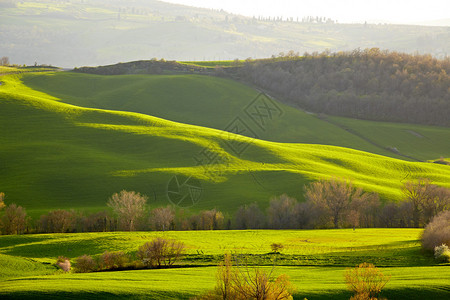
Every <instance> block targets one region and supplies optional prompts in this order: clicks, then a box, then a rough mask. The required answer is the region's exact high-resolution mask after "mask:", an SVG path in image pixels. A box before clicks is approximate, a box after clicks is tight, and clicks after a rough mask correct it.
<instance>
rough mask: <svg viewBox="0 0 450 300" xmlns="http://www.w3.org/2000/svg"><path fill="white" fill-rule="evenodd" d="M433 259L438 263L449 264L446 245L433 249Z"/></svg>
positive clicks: (449, 253)
mask: <svg viewBox="0 0 450 300" xmlns="http://www.w3.org/2000/svg"><path fill="white" fill-rule="evenodd" d="M434 258H435V259H436V260H437V261H438V262H450V250H449V249H448V246H447V245H446V244H442V245H440V246H436V247H434Z"/></svg>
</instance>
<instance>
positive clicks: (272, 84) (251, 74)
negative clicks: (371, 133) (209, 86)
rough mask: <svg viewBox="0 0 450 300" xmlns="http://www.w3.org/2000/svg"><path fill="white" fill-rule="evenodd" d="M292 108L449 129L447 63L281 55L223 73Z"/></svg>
mask: <svg viewBox="0 0 450 300" xmlns="http://www.w3.org/2000/svg"><path fill="white" fill-rule="evenodd" d="M223 71H225V72H226V73H227V74H228V75H229V76H232V77H234V78H238V79H240V80H244V81H245V82H249V83H251V84H253V85H256V86H258V87H259V88H262V89H263V90H265V91H267V92H268V93H272V94H273V95H274V96H277V97H278V98H279V99H280V100H281V101H284V102H286V103H288V104H290V105H292V106H295V107H299V108H302V109H305V110H308V111H311V112H315V113H325V114H330V115H337V116H343V117H351V118H359V119H366V120H374V121H390V122H404V123H418V124H427V125H438V126H450V119H449V118H448V116H449V115H450V89H449V86H450V58H448V57H447V58H444V59H436V58H433V57H432V56H431V55H418V54H415V55H411V54H406V53H399V52H389V51H381V50H380V49H378V48H372V49H365V50H359V49H357V50H354V51H351V52H337V53H330V52H329V51H325V52H322V53H317V52H314V53H312V54H309V53H305V54H304V55H303V56H299V54H298V53H294V52H293V51H290V52H288V53H287V54H284V53H280V55H279V56H273V57H272V58H271V59H261V60H247V61H246V64H245V66H243V67H240V68H229V69H224V70H223Z"/></svg>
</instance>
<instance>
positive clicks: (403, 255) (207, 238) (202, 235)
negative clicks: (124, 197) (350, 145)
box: [0, 229, 450, 299]
mask: <svg viewBox="0 0 450 300" xmlns="http://www.w3.org/2000/svg"><path fill="white" fill-rule="evenodd" d="M421 232H422V230H420V229H357V230H356V231H353V230H283V231H277V230H246V231H191V232H131V233H122V232H117V233H84V234H45V235H30V236H2V237H0V266H2V268H1V269H0V295H2V296H7V297H12V298H21V297H25V298H30V297H39V298H46V297H48V298H53V297H67V298H77V297H78V298H79V297H83V298H111V297H121V298H124V297H127V298H128V297H132V298H142V297H146V298H149V299H160V298H163V299H173V298H181V299H187V298H189V297H192V296H194V295H198V294H200V293H202V292H204V291H206V290H208V289H212V288H213V287H214V285H215V277H214V274H215V272H216V268H215V265H216V264H217V263H218V262H219V261H220V260H221V257H222V255H223V254H224V253H225V252H231V253H235V254H237V255H238V256H239V257H242V256H240V255H243V257H247V259H249V262H250V264H253V263H256V264H259V265H261V264H262V265H266V266H265V267H264V268H268V269H271V266H273V261H274V257H277V259H276V262H275V265H276V267H275V274H282V273H285V274H288V275H289V276H290V278H291V280H292V282H293V283H294V285H295V286H296V288H297V292H296V294H295V298H296V299H303V298H304V297H307V298H308V299H348V298H349V296H350V293H349V292H347V291H346V287H345V284H344V277H343V274H344V272H345V269H346V268H347V267H353V266H355V265H357V264H359V263H361V262H372V263H374V264H375V265H377V266H379V267H382V271H383V273H385V274H387V275H390V276H391V280H390V282H389V283H388V285H387V286H386V291H385V293H384V296H386V297H388V299H424V298H426V299H445V298H446V297H448V296H449V295H450V284H449V283H448V280H446V278H448V276H450V268H449V267H448V266H446V265H436V264H435V262H434V261H433V259H432V257H431V256H430V255H428V254H424V253H422V251H421V248H420V243H419V237H420V234H421ZM157 236H163V237H167V238H175V239H178V240H180V241H183V242H184V243H185V244H186V246H187V257H186V258H185V259H184V260H183V262H182V264H185V265H188V267H186V268H174V269H166V270H130V271H120V272H117V271H116V272H100V273H90V274H62V273H60V271H57V270H56V268H55V267H53V266H52V264H53V263H54V262H55V260H56V258H57V257H58V256H59V255H65V256H67V257H69V258H74V257H76V256H79V255H82V254H89V255H93V256H95V255H99V254H101V253H102V252H103V251H105V250H110V251H125V252H127V253H129V254H130V255H133V254H134V252H135V251H136V250H137V248H138V247H139V246H140V245H142V244H143V243H145V242H146V241H148V240H150V239H152V238H154V237H157ZM274 242H276V243H282V244H283V245H285V247H286V249H285V250H284V251H282V254H281V255H273V254H272V255H271V254H268V253H269V252H270V244H271V243H274ZM246 255H247V256H246ZM268 256H271V258H270V259H268V258H267V257H268ZM302 258H303V259H302ZM242 259H244V258H242ZM189 265H191V266H189ZM18 268H21V269H23V270H24V271H23V274H20V273H18V272H17V271H16V269H18ZM193 283H195V284H193Z"/></svg>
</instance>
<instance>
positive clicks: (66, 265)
mask: <svg viewBox="0 0 450 300" xmlns="http://www.w3.org/2000/svg"><path fill="white" fill-rule="evenodd" d="M56 265H57V266H58V267H59V268H60V269H61V270H63V271H64V272H70V267H71V265H70V261H69V259H68V258H67V257H64V256H59V257H58V259H57V260H56Z"/></svg>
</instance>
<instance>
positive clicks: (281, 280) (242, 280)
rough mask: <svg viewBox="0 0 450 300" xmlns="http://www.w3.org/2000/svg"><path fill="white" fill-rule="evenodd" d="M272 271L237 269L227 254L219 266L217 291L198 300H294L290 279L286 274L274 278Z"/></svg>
mask: <svg viewBox="0 0 450 300" xmlns="http://www.w3.org/2000/svg"><path fill="white" fill-rule="evenodd" d="M272 271H273V270H272ZM272 271H270V272H267V271H266V270H264V269H261V268H249V267H248V266H239V267H237V266H236V267H235V266H233V264H232V260H231V256H230V255H229V254H226V255H225V257H224V261H223V262H222V263H220V264H219V266H218V269H217V275H216V279H217V285H216V287H215V289H214V290H213V291H210V292H208V293H206V294H204V295H203V296H201V297H199V298H197V299H204V300H212V299H224V300H228V299H229V300H247V299H257V300H288V299H292V293H293V291H294V288H293V286H292V285H291V283H290V282H289V278H288V277H287V276H286V275H284V274H283V275H280V276H278V277H277V278H275V277H274V276H272Z"/></svg>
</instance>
